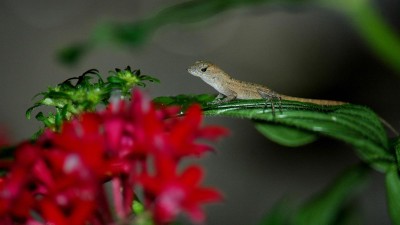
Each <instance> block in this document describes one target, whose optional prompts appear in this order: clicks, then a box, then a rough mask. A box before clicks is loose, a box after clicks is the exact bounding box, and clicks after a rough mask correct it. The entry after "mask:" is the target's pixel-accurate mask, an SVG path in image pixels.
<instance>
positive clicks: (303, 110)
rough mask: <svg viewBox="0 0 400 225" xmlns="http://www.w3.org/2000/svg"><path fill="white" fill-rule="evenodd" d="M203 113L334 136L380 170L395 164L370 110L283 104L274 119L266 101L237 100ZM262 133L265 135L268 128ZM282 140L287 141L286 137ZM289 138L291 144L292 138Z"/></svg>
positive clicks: (356, 106)
mask: <svg viewBox="0 0 400 225" xmlns="http://www.w3.org/2000/svg"><path fill="white" fill-rule="evenodd" d="M275 104H277V103H275ZM203 111H204V114H205V115H207V116H229V117H236V118H244V119H251V120H256V121H257V122H260V121H262V122H264V123H269V124H278V125H281V126H286V127H288V128H291V129H298V130H300V131H301V132H304V131H305V132H310V133H312V134H317V135H324V136H328V137H332V138H335V139H338V140H341V141H344V142H346V143H349V144H351V145H353V146H354V147H355V148H356V149H357V153H358V154H359V156H360V157H361V158H362V159H363V160H365V161H366V162H368V163H370V164H372V166H375V167H376V168H377V169H380V170H385V169H386V168H387V167H388V166H390V165H391V164H392V163H394V162H395V158H394V157H393V155H392V153H391V150H390V147H389V141H388V137H387V134H386V132H385V130H384V128H383V126H382V124H381V122H380V119H379V117H378V116H377V115H376V114H375V113H374V112H373V111H371V110H370V109H368V108H367V107H363V106H358V105H353V104H344V105H339V106H322V105H316V104H311V103H301V102H295V101H282V112H275V116H274V114H273V113H272V111H271V105H270V103H266V102H265V101H264V100H237V101H232V102H228V103H223V104H214V105H207V106H205V107H204V108H203ZM262 131H263V133H264V134H266V133H267V132H268V129H263V130H262ZM270 136H272V134H270ZM267 137H268V135H267ZM279 137H281V138H284V137H285V135H284V134H283V135H280V136H279ZM287 137H288V140H287V141H288V142H290V141H291V140H290V139H292V137H291V136H289V135H288V136H287ZM310 139H311V137H310ZM280 141H281V142H283V141H282V140H280Z"/></svg>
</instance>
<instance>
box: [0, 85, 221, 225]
mask: <svg viewBox="0 0 400 225" xmlns="http://www.w3.org/2000/svg"><path fill="white" fill-rule="evenodd" d="M132 98H133V102H132V103H129V102H125V101H117V102H113V103H112V104H110V105H109V107H108V108H107V110H105V111H103V112H100V113H83V114H82V115H80V116H79V117H77V118H75V119H72V120H71V121H67V122H64V124H63V126H62V128H61V131H60V132H59V133H55V132H53V131H50V130H47V131H46V132H45V133H44V134H43V135H42V136H41V137H40V138H39V140H38V141H37V142H36V143H25V144H23V145H21V146H19V147H18V148H17V150H16V152H15V153H16V156H15V161H14V162H13V164H11V165H10V162H9V161H4V162H2V161H0V167H1V168H7V169H8V170H9V173H8V174H7V175H6V176H4V177H1V178H0V223H3V224H13V221H14V222H15V221H18V222H19V223H25V224H37V225H39V224H42V222H41V221H44V222H43V223H46V224H47V223H51V224H55V225H64V224H76V225H81V224H82V225H84V224H98V225H102V224H116V223H117V222H119V221H121V220H122V221H129V219H131V218H132V217H131V214H132V209H131V206H132V202H133V200H134V198H135V193H134V191H135V190H138V188H136V187H137V185H139V184H140V185H141V186H142V187H143V192H144V193H145V196H146V199H145V201H146V205H147V206H148V207H149V208H148V211H150V212H151V213H152V214H153V215H154V218H155V220H156V222H157V223H165V222H169V221H172V220H173V219H174V218H175V217H176V216H177V215H178V214H179V213H181V212H186V213H187V214H188V215H189V216H190V218H191V219H192V220H194V221H203V220H204V213H203V211H202V210H201V208H200V206H201V205H202V204H203V203H206V202H214V201H218V200H220V199H221V195H220V194H219V193H218V192H217V191H216V190H214V189H211V188H205V187H201V186H200V182H201V180H202V176H203V172H202V170H201V168H200V167H199V166H191V167H188V168H187V169H186V170H184V171H183V172H182V173H178V172H177V169H176V167H177V165H178V163H179V162H180V161H181V159H183V158H184V157H187V156H192V155H195V156H201V155H202V154H203V153H204V152H206V151H209V150H210V149H211V148H210V147H209V146H208V145H205V144H201V143H197V140H198V139H206V140H215V139H217V138H219V137H221V136H222V135H224V134H226V130H225V129H222V128H219V127H211V126H208V127H202V126H201V117H202V116H201V110H200V107H199V106H196V105H195V106H192V107H191V108H189V109H188V111H187V113H186V115H185V116H182V117H176V116H175V115H176V113H177V111H176V108H167V109H156V108H155V107H154V105H153V104H152V103H151V102H150V101H148V100H146V99H145V98H144V97H143V96H142V95H141V93H140V92H138V91H134V93H133V97H132ZM152 163H155V165H154V166H153V165H152ZM153 167H154V168H155V174H154V175H151V174H149V172H148V171H150V169H149V168H153ZM107 181H110V183H111V187H112V191H111V192H112V195H113V196H112V198H111V199H112V200H113V202H110V201H109V200H108V198H107V197H106V193H105V191H104V187H103V183H104V182H107ZM112 207H114V209H115V210H113V211H115V212H116V215H114V216H113V215H112V210H111V208H112ZM32 213H34V214H36V215H38V216H39V217H40V219H39V220H37V217H35V218H32V216H31V215H32Z"/></svg>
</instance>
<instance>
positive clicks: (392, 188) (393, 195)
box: [386, 166, 400, 225]
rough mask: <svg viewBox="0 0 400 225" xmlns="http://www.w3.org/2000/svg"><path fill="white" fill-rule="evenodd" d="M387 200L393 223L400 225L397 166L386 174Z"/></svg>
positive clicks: (399, 185) (399, 188) (399, 187)
mask: <svg viewBox="0 0 400 225" xmlns="http://www.w3.org/2000/svg"><path fill="white" fill-rule="evenodd" d="M386 198H387V205H388V210H389V215H390V218H391V219H392V223H393V224H394V225H400V213H399V212H400V178H399V174H398V170H397V168H396V167H395V166H393V167H392V168H391V169H390V170H388V172H387V173H386Z"/></svg>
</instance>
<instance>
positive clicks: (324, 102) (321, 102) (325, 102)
mask: <svg viewBox="0 0 400 225" xmlns="http://www.w3.org/2000/svg"><path fill="white" fill-rule="evenodd" d="M280 97H281V98H282V99H284V100H289V101H298V102H306V103H313V104H317V105H343V104H346V102H340V101H332V100H322V99H309V98H297V97H292V96H286V95H280ZM379 120H380V121H381V123H382V124H383V125H384V126H385V127H386V128H388V129H389V130H390V131H391V132H392V133H393V134H394V135H396V136H399V132H398V131H397V130H396V129H394V127H393V126H392V125H391V124H390V123H388V122H387V121H386V120H384V119H383V118H382V117H380V116H379Z"/></svg>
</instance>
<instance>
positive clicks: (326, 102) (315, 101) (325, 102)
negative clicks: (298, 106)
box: [280, 95, 346, 105]
mask: <svg viewBox="0 0 400 225" xmlns="http://www.w3.org/2000/svg"><path fill="white" fill-rule="evenodd" d="M280 97H281V98H282V99H283V100H289V101H297V102H305V103H313V104H317V105H343V104H346V102H341V101H333V100H322V99H310V98H297V97H292V96H286V95H280Z"/></svg>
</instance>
